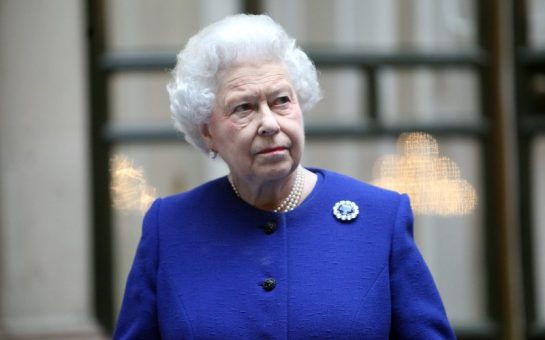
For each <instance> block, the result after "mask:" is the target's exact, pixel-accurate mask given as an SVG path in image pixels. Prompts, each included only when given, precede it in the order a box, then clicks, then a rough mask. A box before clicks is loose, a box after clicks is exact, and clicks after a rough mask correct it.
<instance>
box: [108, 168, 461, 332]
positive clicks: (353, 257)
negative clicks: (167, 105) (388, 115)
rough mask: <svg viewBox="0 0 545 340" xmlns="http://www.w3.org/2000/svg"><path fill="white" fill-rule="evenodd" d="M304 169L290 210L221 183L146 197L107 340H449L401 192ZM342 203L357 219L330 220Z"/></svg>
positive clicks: (437, 297) (446, 322) (439, 301)
mask: <svg viewBox="0 0 545 340" xmlns="http://www.w3.org/2000/svg"><path fill="white" fill-rule="evenodd" d="M311 171H313V172H315V173H316V174H317V175H318V182H317V183H316V186H315V188H314V190H313V191H312V193H311V194H310V195H309V196H308V197H307V198H306V199H305V201H304V202H303V203H302V204H301V205H300V206H299V207H297V208H296V209H295V210H293V211H291V212H288V213H273V212H267V211H262V210H258V209H255V208H253V207H252V206H250V205H248V204H246V203H245V202H243V201H242V200H240V199H239V198H238V197H237V196H236V195H235V194H234V193H233V190H232V189H231V187H230V186H229V182H228V180H227V178H226V177H222V178H219V179H216V180H213V181H211V182H208V183H206V184H203V185H201V186H199V187H197V188H195V189H193V190H191V191H188V192H185V193H181V194H178V195H174V196H171V197H167V198H163V199H158V200H157V201H155V203H154V204H153V205H152V207H151V208H150V209H149V211H148V213H147V214H146V216H145V218H144V223H143V231H142V238H141V240H140V243H139V246H138V249H137V252H136V256H135V259H134V263H133V265H132V269H131V271H130V274H129V277H128V280H127V286H126V290H125V296H124V300H123V305H122V308H121V312H120V314H119V319H118V322H117V326H116V330H115V334H114V339H306V338H317V339H324V338H332V339H340V338H342V339H352V338H353V339H388V338H390V339H426V340H429V339H454V338H455V337H454V334H453V332H452V329H451V327H450V325H449V322H448V320H447V316H446V313H445V310H444V308H443V305H442V302H441V299H440V297H439V294H438V291H437V289H436V287H435V284H434V282H433V279H432V277H431V275H430V272H429V270H428V268H427V266H426V264H425V263H424V260H423V259H422V256H421V255H420V253H419V251H418V250H417V248H416V246H415V243H414V241H413V236H412V228H413V217H412V213H411V208H410V204H409V200H408V198H407V196H406V195H399V194H397V193H394V192H390V191H386V190H383V189H379V188H376V187H373V186H371V185H368V184H364V183H362V182H360V181H358V180H355V179H352V178H349V177H346V176H343V175H340V174H337V173H334V172H330V171H325V170H320V169H311ZM341 200H350V201H353V202H355V203H356V204H357V205H358V207H359V215H358V216H357V218H356V219H354V220H352V221H349V222H346V221H345V222H342V221H340V220H338V219H337V218H336V217H335V216H334V215H333V213H332V208H333V206H334V205H335V203H336V202H338V201H341Z"/></svg>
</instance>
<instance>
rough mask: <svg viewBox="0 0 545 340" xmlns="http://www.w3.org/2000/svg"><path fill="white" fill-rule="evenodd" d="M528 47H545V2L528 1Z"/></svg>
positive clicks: (537, 0)
mask: <svg viewBox="0 0 545 340" xmlns="http://www.w3.org/2000/svg"><path fill="white" fill-rule="evenodd" d="M527 3H528V4H527V9H528V19H527V22H528V45H529V46H530V47H531V48H535V49H539V48H544V47H545V1H543V0H528V2H527Z"/></svg>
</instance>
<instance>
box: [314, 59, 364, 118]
mask: <svg viewBox="0 0 545 340" xmlns="http://www.w3.org/2000/svg"><path fill="white" fill-rule="evenodd" d="M319 81H320V85H321V86H322V90H323V93H324V98H323V99H322V100H321V101H320V102H319V103H318V104H317V105H316V107H315V108H314V109H312V111H311V112H309V113H308V114H306V115H305V122H306V123H310V124H312V123H333V124H340V125H346V124H362V123H363V122H365V121H366V120H367V119H366V114H367V112H366V111H367V110H366V108H365V107H364V106H363V104H364V103H365V101H366V96H365V88H366V83H365V82H364V76H363V73H362V72H360V70H359V69H357V68H352V67H345V68H337V69H324V70H320V74H319Z"/></svg>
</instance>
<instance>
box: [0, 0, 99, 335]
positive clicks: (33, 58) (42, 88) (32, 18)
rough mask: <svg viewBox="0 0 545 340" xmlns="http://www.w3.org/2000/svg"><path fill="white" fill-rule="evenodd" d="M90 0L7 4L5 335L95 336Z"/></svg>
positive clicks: (3, 31)
mask: <svg viewBox="0 0 545 340" xmlns="http://www.w3.org/2000/svg"><path fill="white" fill-rule="evenodd" d="M84 4H85V2H84V1H83V0H2V1H0V74H1V76H0V338H3V337H9V338H25V339H31V338H43V337H44V336H48V337H51V338H65V337H66V338H85V339H93V338H96V337H97V332H96V327H95V326H94V322H93V318H92V309H91V307H92V295H91V293H92V287H91V282H92V280H91V263H92V262H91V254H90V245H91V242H90V223H89V217H90V204H89V183H88V181H89V159H88V156H89V150H88V135H87V132H88V126H87V121H88V112H87V89H86V84H87V80H86V74H85V72H86V67H87V66H86V58H85V57H86V52H85V51H86V46H85V11H84Z"/></svg>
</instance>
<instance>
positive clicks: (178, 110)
mask: <svg viewBox="0 0 545 340" xmlns="http://www.w3.org/2000/svg"><path fill="white" fill-rule="evenodd" d="M261 61H263V62H266V61H277V62H280V63H282V64H283V65H284V66H285V67H286V69H287V71H288V74H289V75H290V77H291V80H292V84H293V86H294V89H295V92H296V93H297V97H298V100H299V104H300V106H301V109H302V110H303V111H307V110H309V109H311V108H312V107H313V106H314V105H315V104H316V103H317V102H318V101H319V100H320V99H321V90H320V85H319V83H318V77H317V72H316V68H315V66H314V64H313V63H312V61H311V60H310V59H309V58H308V56H307V55H306V54H305V52H303V51H302V50H301V49H300V48H299V47H298V46H297V45H296V42H295V39H293V38H290V37H289V36H288V35H287V33H286V32H285V31H284V29H283V28H282V27H281V26H280V25H279V24H277V23H276V22H274V21H273V20H272V19H271V18H270V17H269V16H267V15H248V14H236V15H232V16H229V17H226V18H224V19H222V20H220V21H218V22H215V23H213V24H211V25H209V26H207V27H205V28H203V29H202V30H201V31H200V32H198V33H197V34H196V35H194V36H193V37H191V38H190V39H189V41H188V42H187V44H186V46H185V47H184V48H183V49H182V50H181V51H180V53H179V54H178V56H177V63H176V67H175V68H174V70H173V71H172V76H173V78H172V80H171V81H170V82H169V84H168V85H167V91H168V94H169V98H170V110H171V112H172V118H173V120H174V126H175V127H176V129H178V130H179V131H181V132H182V133H183V134H184V136H185V139H186V140H187V141H188V142H189V143H190V144H192V145H193V146H195V147H196V148H197V149H198V150H200V151H202V152H204V153H208V152H209V151H210V150H208V146H207V145H206V142H205V141H204V139H203V138H202V136H201V134H200V126H201V125H202V124H203V123H206V122H207V121H208V120H209V118H210V116H211V114H212V110H213V107H214V103H215V100H216V91H217V88H218V81H219V75H220V73H221V72H222V71H224V70H227V69H229V68H230V67H232V66H234V65H235V64H240V63H244V62H250V63H256V62H261Z"/></svg>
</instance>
